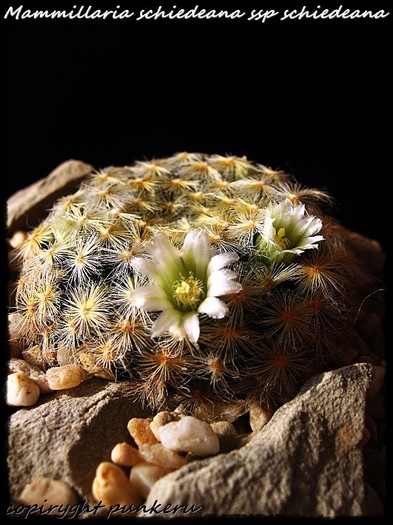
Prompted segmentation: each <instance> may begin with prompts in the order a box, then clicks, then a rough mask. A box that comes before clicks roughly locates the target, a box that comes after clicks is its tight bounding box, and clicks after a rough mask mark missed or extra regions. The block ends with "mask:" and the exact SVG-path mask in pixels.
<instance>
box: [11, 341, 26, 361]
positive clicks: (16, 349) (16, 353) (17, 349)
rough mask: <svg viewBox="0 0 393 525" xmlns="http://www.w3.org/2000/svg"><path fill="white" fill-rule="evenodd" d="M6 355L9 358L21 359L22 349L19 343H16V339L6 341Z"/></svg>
mask: <svg viewBox="0 0 393 525" xmlns="http://www.w3.org/2000/svg"><path fill="white" fill-rule="evenodd" d="M8 355H9V357H10V358H13V357H18V358H20V357H22V355H23V347H22V345H21V344H20V343H19V341H17V340H16V339H10V340H9V341H8Z"/></svg>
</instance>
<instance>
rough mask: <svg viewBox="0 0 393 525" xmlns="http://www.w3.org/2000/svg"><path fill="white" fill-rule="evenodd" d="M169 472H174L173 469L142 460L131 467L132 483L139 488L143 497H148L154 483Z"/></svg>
mask: <svg viewBox="0 0 393 525" xmlns="http://www.w3.org/2000/svg"><path fill="white" fill-rule="evenodd" d="M169 472H173V470H170V469H167V468H164V467H160V466H159V465H152V464H151V463H145V462H144V461H141V462H139V463H136V464H135V465H134V466H133V467H132V469H131V473H130V481H131V485H133V486H134V487H135V488H136V489H137V491H138V492H139V494H140V495H141V496H142V498H146V497H147V495H148V494H149V492H150V489H151V488H152V486H153V485H154V483H155V482H156V481H158V480H159V479H160V478H162V477H163V476H166V474H169Z"/></svg>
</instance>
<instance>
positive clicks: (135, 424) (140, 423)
mask: <svg viewBox="0 0 393 525" xmlns="http://www.w3.org/2000/svg"><path fill="white" fill-rule="evenodd" d="M151 421H152V419H151V418H139V417H133V418H132V419H130V421H129V422H128V425H127V429H128V432H129V433H130V434H131V437H132V438H133V439H134V441H135V443H136V445H137V446H138V447H139V446H140V445H153V444H154V443H157V442H158V440H157V438H156V437H155V435H154V434H153V432H152V431H151V429H150V423H151Z"/></svg>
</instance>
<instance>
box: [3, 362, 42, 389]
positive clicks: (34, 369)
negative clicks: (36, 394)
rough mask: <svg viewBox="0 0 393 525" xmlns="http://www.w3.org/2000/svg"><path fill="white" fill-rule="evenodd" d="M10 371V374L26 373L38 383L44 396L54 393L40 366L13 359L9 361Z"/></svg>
mask: <svg viewBox="0 0 393 525" xmlns="http://www.w3.org/2000/svg"><path fill="white" fill-rule="evenodd" d="M8 370H9V372H10V373H15V372H24V373H25V374H27V375H28V376H29V377H30V379H32V380H33V381H34V382H35V383H36V385H37V386H38V388H39V389H40V391H41V392H42V393H44V394H46V393H48V392H51V391H52V390H51V388H50V387H49V384H48V380H47V378H46V374H45V372H44V371H43V370H41V369H40V368H39V367H38V366H35V365H32V364H30V363H28V362H27V361H25V360H24V359H18V358H16V357H13V358H11V359H10V360H9V361H8Z"/></svg>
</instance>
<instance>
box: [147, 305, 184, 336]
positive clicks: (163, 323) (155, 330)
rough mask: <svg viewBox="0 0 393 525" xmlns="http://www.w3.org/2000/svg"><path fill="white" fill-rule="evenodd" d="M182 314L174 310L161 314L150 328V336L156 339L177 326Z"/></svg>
mask: <svg viewBox="0 0 393 525" xmlns="http://www.w3.org/2000/svg"><path fill="white" fill-rule="evenodd" d="M181 317H182V313H181V312H179V311H178V310H175V309H174V308H172V309H170V310H165V311H164V312H162V313H161V314H160V315H159V316H158V318H157V320H156V321H155V322H154V324H153V326H152V327H151V336H152V337H158V336H159V335H161V334H163V333H164V332H166V331H167V330H170V329H171V328H172V327H175V326H177V325H178V324H179V322H180V320H181Z"/></svg>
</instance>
